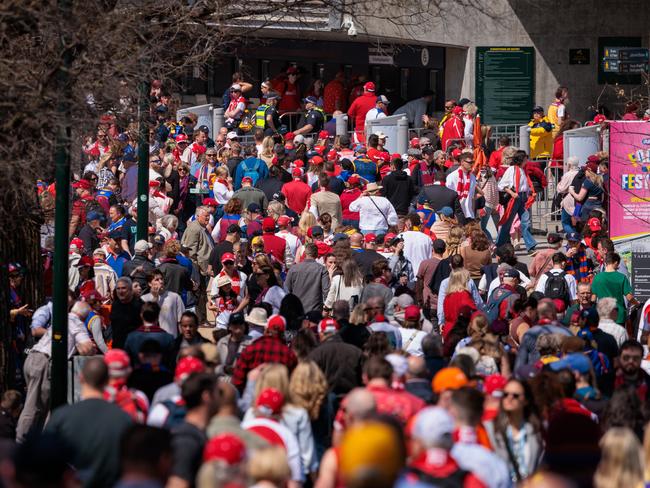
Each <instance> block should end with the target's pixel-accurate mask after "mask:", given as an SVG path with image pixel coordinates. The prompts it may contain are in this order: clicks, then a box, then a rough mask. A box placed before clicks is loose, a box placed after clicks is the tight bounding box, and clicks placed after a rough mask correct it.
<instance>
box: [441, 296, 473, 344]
mask: <svg viewBox="0 0 650 488" xmlns="http://www.w3.org/2000/svg"><path fill="white" fill-rule="evenodd" d="M465 305H467V306H468V307H469V308H470V309H471V310H472V312H474V311H475V310H476V303H474V299H473V298H472V295H471V293H470V292H468V291H467V290H461V291H455V292H452V293H450V294H448V295H447V296H446V297H445V301H444V302H443V305H442V306H443V309H444V312H445V328H444V330H443V332H442V333H443V338H444V339H447V336H448V335H449V333H450V332H451V329H453V328H454V324H455V323H456V320H457V319H458V315H459V313H460V309H461V308H463V307H464V306H465Z"/></svg>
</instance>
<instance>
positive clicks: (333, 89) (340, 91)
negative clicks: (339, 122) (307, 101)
mask: <svg viewBox="0 0 650 488" xmlns="http://www.w3.org/2000/svg"><path fill="white" fill-rule="evenodd" d="M347 107H348V101H347V100H346V97H345V86H344V85H343V82H341V81H340V80H337V79H336V78H335V79H333V80H332V81H330V82H329V83H328V84H327V85H325V89H324V90H323V110H324V111H325V113H328V114H331V113H333V112H334V111H335V110H340V111H342V112H345V110H346V109H347Z"/></svg>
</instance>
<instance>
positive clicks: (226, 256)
mask: <svg viewBox="0 0 650 488" xmlns="http://www.w3.org/2000/svg"><path fill="white" fill-rule="evenodd" d="M226 261H232V262H233V263H234V262H235V255H234V254H233V253H231V252H224V253H223V254H222V255H221V262H222V263H225V262H226Z"/></svg>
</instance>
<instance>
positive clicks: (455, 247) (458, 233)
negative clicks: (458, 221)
mask: <svg viewBox="0 0 650 488" xmlns="http://www.w3.org/2000/svg"><path fill="white" fill-rule="evenodd" d="M464 240H465V231H464V230H463V228H462V227H461V226H459V225H455V226H453V227H452V228H451V229H449V235H448V236H447V240H446V243H447V249H446V250H445V254H444V256H445V257H447V256H453V255H454V254H460V244H461V243H462V242H463V241H464Z"/></svg>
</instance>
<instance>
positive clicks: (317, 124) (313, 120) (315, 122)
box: [305, 109, 325, 132]
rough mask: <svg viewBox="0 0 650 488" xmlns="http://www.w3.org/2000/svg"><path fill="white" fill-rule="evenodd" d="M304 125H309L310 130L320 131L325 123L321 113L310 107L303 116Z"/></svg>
mask: <svg viewBox="0 0 650 488" xmlns="http://www.w3.org/2000/svg"><path fill="white" fill-rule="evenodd" d="M305 125H311V127H312V129H311V132H320V131H321V130H323V126H324V125H325V119H324V117H323V114H322V113H321V112H320V111H318V110H316V109H311V110H310V111H309V112H307V115H306V116H305Z"/></svg>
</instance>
